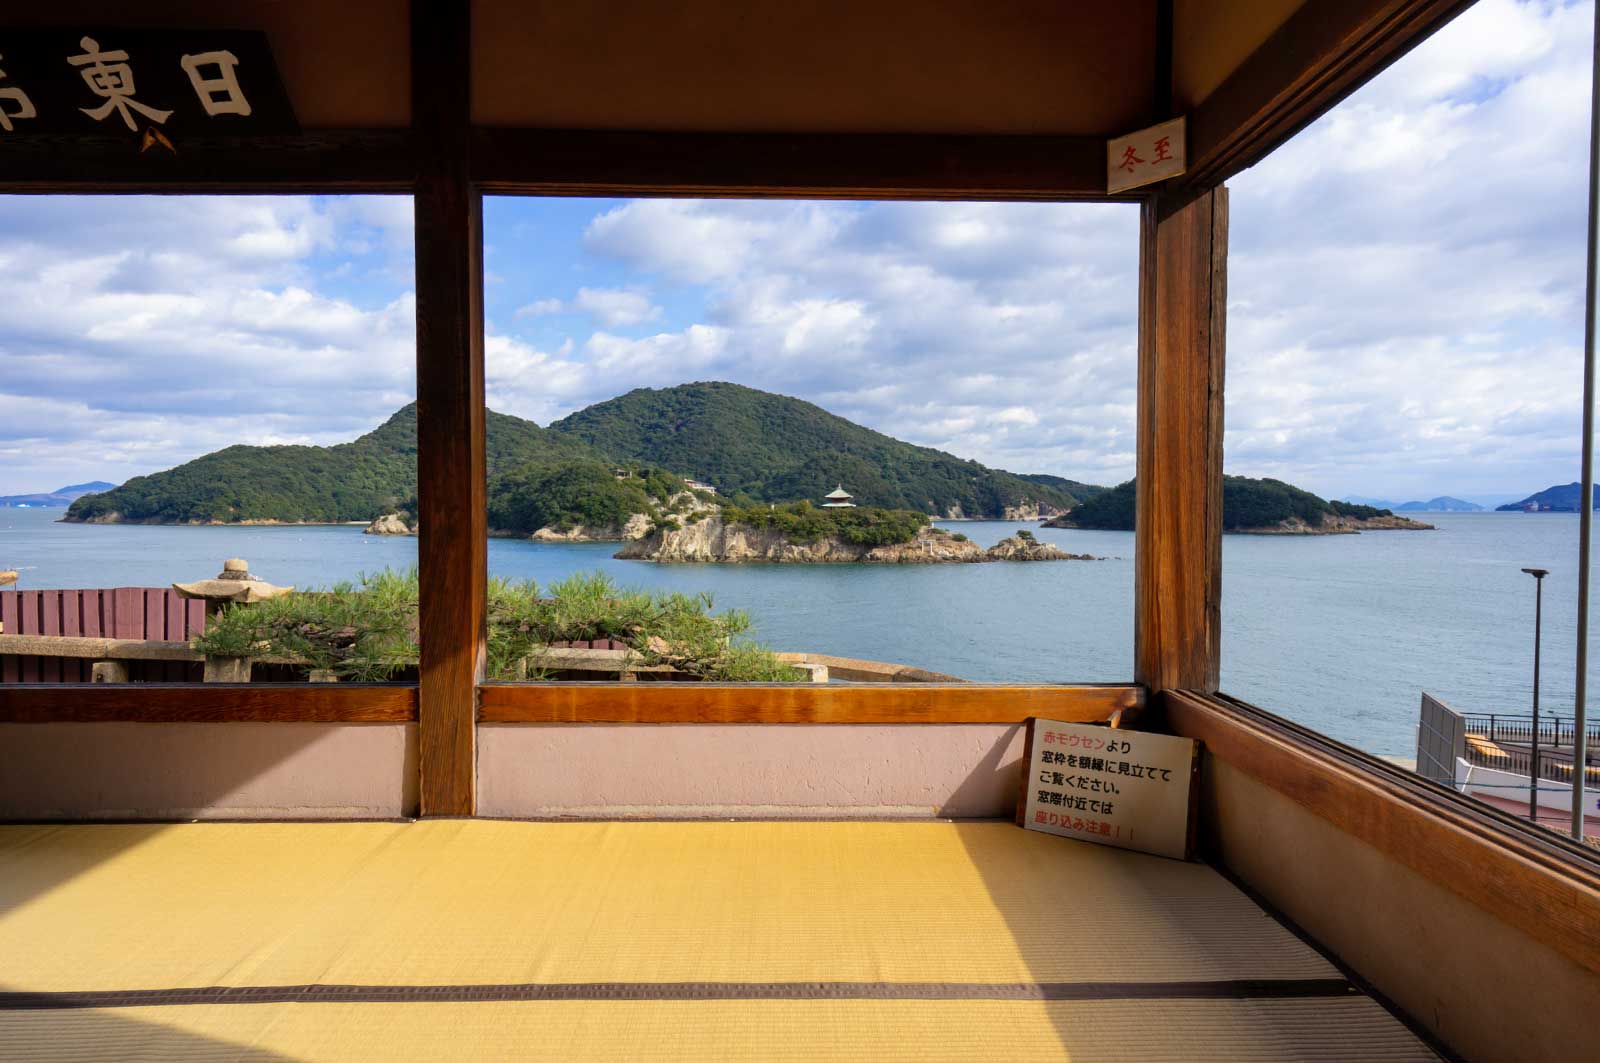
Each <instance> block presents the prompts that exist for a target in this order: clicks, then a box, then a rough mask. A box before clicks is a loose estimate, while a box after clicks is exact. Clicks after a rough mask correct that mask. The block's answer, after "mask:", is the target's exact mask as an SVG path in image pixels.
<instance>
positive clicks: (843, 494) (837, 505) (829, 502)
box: [822, 484, 856, 509]
mask: <svg viewBox="0 0 1600 1063" xmlns="http://www.w3.org/2000/svg"><path fill="white" fill-rule="evenodd" d="M822 508H823V509H855V508H856V503H855V498H854V496H853V495H851V494H850V493H849V492H847V491H846V490H845V489H844V485H843V484H840V485H839V486H838V487H835V488H834V489H833V490H832V491H829V492H828V493H827V494H825V495H823V496H822Z"/></svg>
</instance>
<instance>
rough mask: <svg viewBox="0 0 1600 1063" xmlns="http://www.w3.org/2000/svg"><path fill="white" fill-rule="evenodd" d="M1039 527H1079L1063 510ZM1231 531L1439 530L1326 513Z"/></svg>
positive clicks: (1392, 518)
mask: <svg viewBox="0 0 1600 1063" xmlns="http://www.w3.org/2000/svg"><path fill="white" fill-rule="evenodd" d="M1040 527H1044V528H1077V527H1078V525H1077V524H1076V523H1075V522H1074V521H1073V519H1072V514H1071V513H1065V514H1062V515H1061V516H1059V517H1054V518H1052V519H1050V520H1047V521H1045V522H1044V523H1043V524H1042V525H1040ZM1089 530H1091V531H1132V530H1133V529H1132V528H1092V529H1089ZM1223 530H1224V531H1225V532H1226V533H1227V534H1229V535H1359V534H1361V533H1362V532H1367V531H1438V528H1436V527H1435V526H1434V525H1432V524H1425V523H1423V522H1422V521H1420V520H1412V519H1411V518H1410V517H1396V516H1392V515H1391V516H1387V517H1365V518H1362V517H1337V516H1333V515H1332V514H1329V515H1327V516H1324V517H1323V518H1322V520H1321V521H1320V522H1318V523H1317V524H1308V523H1307V522H1306V521H1304V520H1302V519H1300V518H1299V517H1290V518H1289V519H1288V520H1283V521H1279V522H1278V523H1277V524H1268V525H1265V526H1263V527H1259V528H1225V529H1223Z"/></svg>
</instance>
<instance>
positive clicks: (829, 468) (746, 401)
mask: <svg viewBox="0 0 1600 1063" xmlns="http://www.w3.org/2000/svg"><path fill="white" fill-rule="evenodd" d="M550 428H551V430H552V431H555V432H561V433H564V434H566V435H569V436H572V437H575V438H577V439H581V440H582V441H583V442H585V443H587V444H589V445H590V446H592V447H594V448H595V449H597V450H601V451H604V452H606V453H608V454H611V455H612V456H613V457H616V458H621V459H627V460H633V461H644V462H650V463H652V464H655V465H660V466H662V467H664V468H668V469H671V470H673V471H674V472H676V473H679V474H680V475H683V476H690V477H693V478H695V479H699V480H704V481H706V482H708V483H711V484H713V485H714V486H715V487H716V488H717V489H718V490H719V491H720V492H721V493H722V494H724V495H748V496H749V497H750V498H752V499H755V500H757V501H762V502H786V501H794V500H799V499H818V498H821V497H822V496H823V495H825V494H827V493H828V492H829V491H831V490H833V488H834V487H835V486H837V485H840V484H843V485H844V487H845V489H846V490H847V491H849V492H850V493H851V494H852V495H854V496H855V500H856V501H857V502H858V503H859V504H861V505H864V506H879V507H883V508H886V509H910V510H917V511H919V512H924V513H933V514H936V515H940V516H943V515H945V514H947V513H950V512H952V511H953V510H954V508H955V507H960V511H961V513H962V514H964V515H966V516H968V517H974V516H992V517H999V516H1000V515H1001V514H1002V513H1003V511H1004V509H1005V507H1006V506H1014V505H1020V504H1029V503H1041V502H1042V503H1045V504H1047V505H1050V506H1053V507H1055V508H1056V509H1063V510H1064V509H1068V508H1071V507H1072V506H1073V505H1074V504H1075V503H1076V502H1077V500H1078V499H1077V497H1076V496H1075V495H1073V494H1072V493H1071V492H1069V491H1067V490H1063V489H1062V488H1060V487H1058V486H1056V485H1055V484H1053V483H1044V482H1030V481H1029V480H1027V479H1024V478H1023V477H1020V476H1017V475H1015V474H1013V473H1008V472H1002V471H999V470H997V469H990V468H988V467H986V466H984V465H980V464H978V463H977V462H975V461H966V460H964V459H962V458H958V457H955V456H954V455H951V454H946V453H944V452H943V451H939V450H933V449H930V448H928V447H918V446H913V445H911V444H910V443H902V442H900V441H899V440H898V439H892V438H890V437H889V436H886V435H883V434H882V433H880V432H874V431H872V430H871V429H870V428H863V427H862V426H860V425H858V424H853V423H851V422H850V421H847V420H845V419H844V418H842V417H837V416H835V415H833V414H831V413H829V412H828V411H826V410H824V409H822V408H821V407H820V406H815V405H813V404H811V403H809V402H803V401H801V400H800V399H793V398H789V397H787V396H784V395H773V394H769V393H768V392H764V391H757V390H755V389H754V388H747V387H742V386H740V385H738V384H724V383H698V384H683V385H680V386H678V387H672V388H662V389H660V390H656V389H653V388H639V389H637V390H634V391H630V392H628V393H627V394H626V395H622V396H620V397H618V398H615V399H611V400H609V401H607V402H601V403H597V404H596V405H594V406H590V407H589V408H587V409H584V410H580V411H578V412H577V413H575V414H572V415H571V416H570V417H566V418H564V419H563V420H560V421H556V422H555V423H554V424H552V425H551V426H550ZM1061 482H1062V483H1069V482H1070V481H1065V480H1063V481H1061Z"/></svg>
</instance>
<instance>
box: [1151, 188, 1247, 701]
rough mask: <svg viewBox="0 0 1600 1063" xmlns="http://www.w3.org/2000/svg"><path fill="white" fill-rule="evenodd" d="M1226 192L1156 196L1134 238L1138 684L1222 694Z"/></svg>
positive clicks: (1155, 689) (1152, 199)
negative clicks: (1219, 688) (1136, 285)
mask: <svg viewBox="0 0 1600 1063" xmlns="http://www.w3.org/2000/svg"><path fill="white" fill-rule="evenodd" d="M1227 273H1228V190H1227V189H1226V188H1216V189H1213V190H1210V191H1206V192H1198V193H1196V192H1192V191H1191V192H1184V193H1180V194H1158V195H1156V196H1153V197H1152V198H1151V199H1150V200H1148V201H1147V202H1146V203H1145V205H1144V208H1143V214H1142V216H1141V224H1140V238H1139V427H1138V439H1139V461H1138V495H1137V500H1138V502H1137V504H1138V517H1137V531H1136V533H1135V563H1134V569H1135V576H1134V587H1135V589H1134V651H1133V654H1134V676H1135V678H1136V679H1137V680H1138V681H1139V682H1140V683H1143V684H1144V685H1145V686H1147V687H1149V688H1150V689H1151V690H1152V691H1158V690H1166V689H1190V690H1201V691H1206V692H1208V693H1210V692H1215V691H1216V689H1217V674H1218V670H1219V663H1220V642H1221V638H1220V634H1221V633H1220V628H1221V625H1222V616H1221V603H1222V379H1223V373H1222V370H1223V348H1224V342H1223V341H1224V335H1225V320H1226V314H1225V310H1226V306H1227Z"/></svg>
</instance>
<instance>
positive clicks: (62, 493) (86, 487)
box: [0, 480, 117, 509]
mask: <svg viewBox="0 0 1600 1063" xmlns="http://www.w3.org/2000/svg"><path fill="white" fill-rule="evenodd" d="M116 486H117V485H116V484H112V483H107V482H106V481H104V480H91V481H90V482H88V483H86V484H68V485H67V486H66V487H58V488H56V489H55V490H54V491H46V492H43V493H42V494H32V495H0V509H15V508H17V507H20V506H26V507H28V508H30V509H52V508H56V507H59V506H70V505H72V503H73V502H75V501H77V500H78V499H80V498H82V497H83V496H84V495H92V494H97V493H99V492H101V491H110V490H111V489H112V488H114V487H116Z"/></svg>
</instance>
